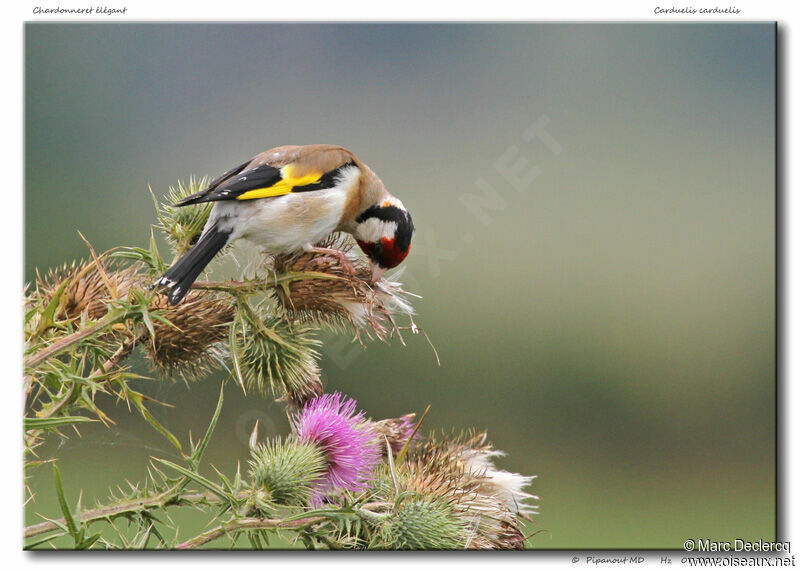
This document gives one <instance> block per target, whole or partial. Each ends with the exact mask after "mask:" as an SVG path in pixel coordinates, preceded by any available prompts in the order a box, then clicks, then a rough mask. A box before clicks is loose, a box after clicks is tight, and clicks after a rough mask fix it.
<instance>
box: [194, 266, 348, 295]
mask: <svg viewBox="0 0 800 572" xmlns="http://www.w3.org/2000/svg"><path fill="white" fill-rule="evenodd" d="M312 278H313V279H322V280H348V278H346V277H344V276H336V275H335V274H328V273H326V272H313V271H308V272H287V273H286V274H281V275H279V276H275V277H274V278H272V279H269V278H268V279H265V280H264V281H263V282H262V281H258V280H248V281H240V280H227V281H222V282H210V281H204V280H198V281H197V282H195V283H194V284H192V288H195V289H198V290H221V291H223V292H231V291H234V292H257V291H258V290H260V289H269V288H275V287H276V286H282V285H283V284H285V283H288V282H294V281H296V280H310V279H312Z"/></svg>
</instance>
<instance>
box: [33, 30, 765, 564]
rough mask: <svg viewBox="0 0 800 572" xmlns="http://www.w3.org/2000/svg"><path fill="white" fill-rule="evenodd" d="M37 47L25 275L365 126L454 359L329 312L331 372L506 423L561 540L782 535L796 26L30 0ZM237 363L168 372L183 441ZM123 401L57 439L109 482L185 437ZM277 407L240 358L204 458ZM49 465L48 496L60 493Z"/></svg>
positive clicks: (95, 487) (89, 483) (366, 143)
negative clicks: (217, 371) (247, 11)
mask: <svg viewBox="0 0 800 572" xmlns="http://www.w3.org/2000/svg"><path fill="white" fill-rule="evenodd" d="M25 61H26V65H25V124H26V130H25V151H26V155H25V182H26V188H25V276H26V280H28V281H30V280H32V279H33V278H34V277H35V269H36V268H40V269H46V268H48V267H51V266H54V265H57V264H60V263H62V262H64V261H67V260H72V259H74V258H80V257H84V256H86V255H87V252H86V249H85V246H84V245H83V243H82V241H81V240H80V238H79V236H78V234H77V231H78V230H80V231H81V232H83V233H84V234H85V235H86V237H87V238H88V239H89V240H90V241H91V242H92V243H93V245H94V247H95V248H96V249H97V250H98V251H102V250H105V249H107V248H110V247H113V246H117V245H139V246H145V245H146V244H147V241H148V239H149V234H150V224H152V223H154V222H155V219H154V211H153V203H152V200H151V197H150V195H149V191H148V185H150V186H151V187H152V189H153V190H154V192H155V193H156V195H157V196H162V195H163V194H164V193H165V191H166V190H167V188H168V186H169V185H173V184H175V183H176V182H177V180H178V179H187V178H188V177H189V176H190V175H195V176H202V175H212V176H213V175H217V174H219V173H220V172H222V171H224V170H226V169H227V168H229V167H230V166H232V165H235V164H239V163H241V162H242V161H243V160H245V159H246V158H247V157H250V156H252V155H254V154H256V153H258V152H260V151H262V150H264V149H267V148H269V147H272V146H275V145H281V144H288V143H321V142H325V143H338V144H341V145H344V146H346V147H348V148H350V149H352V150H353V151H354V152H355V153H356V154H358V156H359V157H360V158H361V159H363V160H364V161H365V162H366V163H367V164H368V165H370V166H371V167H372V168H373V169H374V170H375V171H376V172H377V173H378V174H379V176H380V177H381V178H382V179H383V181H384V182H385V183H386V185H387V187H388V188H389V189H390V190H391V191H392V192H393V193H394V194H396V195H397V196H399V197H400V198H401V199H402V200H403V202H404V203H405V205H406V206H407V207H408V208H409V210H410V211H411V212H412V214H413V217H414V222H415V224H416V226H417V229H418V232H417V235H416V237H415V242H414V245H413V248H412V253H411V255H410V256H409V258H408V260H407V262H406V264H405V265H404V266H405V271H404V274H403V280H405V281H406V283H407V285H408V286H409V289H411V290H412V291H414V292H417V293H419V294H421V295H422V296H423V299H422V300H420V301H418V302H417V303H416V308H417V310H418V313H419V317H418V323H419V324H420V325H421V326H422V327H423V328H424V329H425V331H426V332H427V333H428V335H429V336H430V337H431V339H432V340H433V343H434V344H435V346H436V348H437V350H438V353H439V355H440V356H441V362H442V363H441V366H437V364H436V359H435V357H434V355H433V352H432V350H431V348H430V347H429V345H428V344H427V342H426V341H425V339H424V338H423V337H422V336H411V335H408V336H406V341H407V343H408V345H407V347H403V346H402V345H401V344H400V343H398V342H394V343H392V344H391V345H385V344H380V343H373V344H371V345H370V346H369V347H368V349H367V351H362V350H361V349H360V348H359V347H358V346H357V345H355V344H352V343H351V342H350V341H349V339H347V338H346V337H339V338H337V337H333V336H328V337H327V338H326V339H327V340H328V343H327V344H326V346H325V358H324V360H323V363H322V366H323V369H324V372H325V378H324V379H325V387H326V389H327V390H331V391H332V390H341V391H343V392H345V393H346V394H348V395H350V396H353V397H356V398H357V399H358V401H359V405H360V407H362V408H363V409H365V410H366V411H367V412H368V414H369V415H370V416H372V417H374V418H382V417H394V416H397V415H400V414H403V413H406V412H409V411H417V412H421V411H423V410H424V409H425V407H426V406H427V405H428V404H430V405H431V413H430V415H429V417H428V418H427V420H426V425H427V427H428V428H429V429H438V428H451V427H452V428H459V429H460V428H467V427H477V428H480V429H488V431H489V436H490V439H491V440H492V442H493V443H494V444H495V445H496V446H497V447H498V448H499V449H502V450H504V451H506V452H507V453H508V455H507V457H505V458H503V459H501V461H500V464H501V466H502V467H503V468H507V469H509V470H513V471H517V472H521V473H523V474H536V475H538V478H537V479H536V480H535V481H534V486H533V487H532V488H533V492H535V493H536V494H538V495H539V496H540V497H541V500H540V507H541V508H540V514H539V515H538V516H537V517H536V526H535V527H532V528H531V529H530V530H531V531H532V530H535V529H543V530H544V532H543V533H542V534H539V535H537V536H535V537H534V539H533V544H534V546H536V547H538V548H676V549H677V548H679V547H680V546H681V544H682V542H683V540H684V539H686V538H711V539H716V540H730V539H733V538H743V539H748V540H755V539H774V537H775V520H776V519H775V512H776V506H775V492H776V490H775V461H776V459H775V432H776V411H775V386H776V383H775V368H776V362H775V216H774V213H775V152H774V149H775V123H774V122H775V87H774V86H775V27H774V25H771V24H748V25H721V24H717V25H704V24H703V25H700V24H691V25H677V24H671V25H645V24H640V25H573V24H569V25H554V24H542V25H430V24H428V25H406V24H402V25H401V24H396V25H378V24H350V25H317V24H269V25H266V24H256V25H244V24H225V25H222V24H208V25H205V24H204V25H194V24H192V25H189V24H136V25H74V24H28V25H27V26H26V28H25ZM536 126H538V127H539V128H541V130H538V131H537V130H536ZM542 133H546V135H542ZM526 134H527V135H526ZM536 134H539V135H540V136H532V135H536ZM487 197H488V199H487ZM215 268H216V272H217V275H218V276H226V275H227V276H230V275H233V274H235V273H236V268H235V267H234V266H233V264H232V263H231V262H230V261H228V262H227V263H225V264H222V265H217V266H216V267H215ZM221 379H222V375H218V376H217V377H215V378H213V379H209V380H206V381H203V382H199V383H194V384H191V385H185V384H183V383H173V382H170V381H167V380H158V379H156V380H154V381H150V382H143V386H144V387H145V388H146V389H147V391H148V392H149V393H150V394H152V395H154V396H156V397H157V398H159V399H162V400H165V401H167V402H169V403H171V404H173V405H175V406H176V407H175V408H174V409H166V408H162V409H158V410H157V411H156V412H157V414H158V415H159V418H160V419H161V421H162V422H163V423H164V424H165V425H166V426H167V427H169V428H170V429H171V430H172V431H173V432H175V433H176V434H177V435H179V436H180V437H181V438H182V439H185V437H186V436H187V435H188V432H189V431H191V432H192V434H193V435H198V434H199V433H200V432H201V431H202V430H203V428H204V427H205V424H206V423H207V422H208V419H209V418H210V416H211V413H212V411H213V408H214V405H215V402H216V397H217V394H218V391H219V382H220V380H221ZM105 405H106V408H105V410H106V412H107V413H109V414H111V416H112V417H114V419H115V420H116V421H117V424H116V425H114V426H113V427H111V428H105V427H103V426H102V425H100V424H97V426H95V425H93V426H91V427H88V428H81V432H82V437H80V438H79V437H76V436H72V437H70V438H69V439H66V440H64V441H63V442H55V441H51V442H50V443H48V445H47V446H46V447H45V449H44V450H43V454H45V455H46V454H51V455H55V456H56V457H58V459H59V466H60V468H61V469H62V473H63V476H64V481H65V483H66V489H67V494H68V495H70V497H71V498H73V499H74V498H77V495H78V493H79V491H81V490H82V491H83V499H84V504H85V505H91V503H92V502H93V501H94V500H95V499H97V500H102V499H104V498H105V497H106V493H107V490H108V487H109V486H110V485H116V484H118V483H121V482H122V481H123V480H124V479H125V478H128V479H131V480H139V479H142V478H144V476H145V466H146V462H147V459H148V457H149V456H150V455H157V456H171V455H172V454H171V453H170V452H169V451H168V445H166V444H165V442H164V441H163V440H162V438H161V437H160V436H159V435H156V434H155V433H154V432H153V431H152V429H151V428H150V427H149V426H148V425H146V423H144V422H143V421H142V420H141V419H140V418H138V417H137V416H136V415H132V414H129V413H128V412H127V410H126V409H125V407H124V406H123V405H118V404H114V403H106V404H105ZM256 419H259V420H260V427H261V428H262V434H264V433H265V432H268V433H270V432H271V433H284V432H285V431H286V430H287V423H286V420H285V417H284V416H283V413H282V409H281V408H280V407H278V406H275V405H274V404H272V403H270V402H269V401H268V400H266V399H264V398H261V397H259V396H257V395H252V394H251V395H248V396H246V397H245V396H243V395H242V392H241V391H240V390H239V389H237V388H236V386H235V385H232V384H229V385H228V386H227V392H226V404H225V409H224V411H223V416H222V420H221V424H220V426H219V428H218V430H217V433H216V435H215V438H214V440H213V441H212V443H211V448H210V450H209V452H208V454H207V457H206V458H207V461H209V462H210V463H213V464H214V465H215V466H216V467H218V468H220V469H221V470H224V471H225V472H227V473H231V472H232V471H234V470H235V467H236V463H237V461H238V460H244V459H246V457H247V446H246V440H247V435H248V433H249V431H250V429H251V427H252V424H253V422H254V421H255V420H256ZM208 466H209V465H208V464H206V468H208ZM30 484H31V486H32V488H33V490H34V491H36V498H35V499H34V501H33V502H31V503H29V505H28V506H27V507H26V510H27V513H28V518H29V519H30V520H29V522H33V521H34V520H38V518H37V517H36V516H35V513H44V514H46V515H48V516H54V515H57V514H58V509H57V506H56V503H55V497H54V493H53V486H52V474H51V472H50V471H49V470H41V471H35V472H33V474H32V475H31V478H30ZM202 524H204V523H199V524H197V526H202Z"/></svg>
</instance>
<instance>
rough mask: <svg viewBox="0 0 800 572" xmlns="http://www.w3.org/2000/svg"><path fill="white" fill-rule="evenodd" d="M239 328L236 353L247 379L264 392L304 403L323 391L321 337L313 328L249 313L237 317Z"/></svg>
mask: <svg viewBox="0 0 800 572" xmlns="http://www.w3.org/2000/svg"><path fill="white" fill-rule="evenodd" d="M236 328H237V332H238V342H237V347H235V348H232V351H234V352H236V356H234V357H235V358H236V359H237V361H238V362H240V363H241V368H242V370H243V373H244V377H245V382H246V383H247V385H249V386H250V387H255V388H257V389H258V390H259V391H261V392H262V393H266V392H267V391H268V390H271V391H272V393H273V394H274V395H275V396H277V397H279V398H283V399H286V400H288V401H289V402H290V403H291V404H292V405H293V406H295V407H300V406H302V405H303V404H304V403H305V402H306V401H308V400H309V399H311V398H312V397H316V396H318V395H321V394H322V381H321V380H320V376H319V372H320V370H319V365H318V364H317V359H319V353H318V352H317V351H316V349H315V348H316V347H317V346H319V345H320V342H319V340H317V339H316V338H314V337H312V333H313V329H312V328H308V327H305V326H302V325H300V324H297V325H290V324H289V323H287V322H286V320H283V319H280V318H278V317H275V316H270V317H268V318H266V319H263V320H262V319H261V318H258V317H257V316H255V315H250V314H248V313H240V314H239V315H238V317H237V318H236Z"/></svg>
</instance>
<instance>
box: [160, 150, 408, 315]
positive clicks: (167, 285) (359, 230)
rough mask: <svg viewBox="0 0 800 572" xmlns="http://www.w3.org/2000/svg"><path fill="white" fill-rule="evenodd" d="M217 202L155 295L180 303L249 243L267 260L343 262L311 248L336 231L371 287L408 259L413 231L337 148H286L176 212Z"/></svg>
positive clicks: (397, 207) (373, 181)
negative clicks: (217, 262) (228, 249)
mask: <svg viewBox="0 0 800 572" xmlns="http://www.w3.org/2000/svg"><path fill="white" fill-rule="evenodd" d="M206 202H214V206H213V208H212V209H211V214H210V215H209V218H208V222H207V223H206V226H205V228H204V229H203V233H202V234H201V235H200V238H199V240H198V241H197V243H196V244H195V245H194V246H193V247H192V248H191V250H189V252H187V253H186V254H185V255H184V256H183V257H182V258H181V259H180V260H178V262H176V263H175V264H174V265H173V266H172V267H171V268H170V269H169V270H167V272H166V273H165V274H164V276H162V277H161V278H159V279H158V280H157V281H156V283H155V284H154V285H153V286H154V287H161V288H164V289H166V290H167V291H168V292H169V302H170V304H177V303H179V302H180V301H181V300H182V299H183V297H184V296H186V293H187V292H188V291H189V288H191V286H192V284H193V283H194V281H195V279H196V278H197V277H198V276H199V274H200V273H201V272H202V271H203V269H204V268H205V267H206V266H207V265H208V263H209V262H211V259H213V258H214V256H215V255H216V254H217V253H218V252H219V251H220V250H221V249H222V248H223V247H224V246H225V245H226V244H229V243H230V242H232V241H234V240H237V239H239V238H244V239H246V240H249V241H250V242H252V243H254V244H256V245H258V246H260V247H262V248H263V249H264V250H265V251H266V252H268V253H270V254H288V253H292V252H295V251H298V250H305V251H307V252H322V253H326V254H329V255H333V256H336V257H337V258H338V259H339V260H340V261H341V264H342V266H344V267H345V268H346V269H348V270H350V271H352V269H353V268H352V265H351V264H350V262H349V261H348V260H347V258H346V257H345V255H344V254H343V253H342V252H340V251H338V250H334V249H329V248H321V247H317V246H314V245H315V244H317V243H318V242H319V241H321V240H322V239H323V238H325V237H327V236H328V235H329V234H331V233H332V232H335V231H342V232H347V233H350V234H351V235H353V237H354V238H355V239H356V242H357V243H358V245H359V246H360V247H361V249H362V250H363V251H364V252H365V253H366V255H367V256H368V257H369V259H370V260H371V262H372V268H373V273H372V279H373V281H377V280H379V279H380V278H381V276H382V275H383V272H384V270H386V269H388V268H394V267H395V266H397V265H398V264H400V263H401V262H402V261H403V260H404V259H405V257H406V256H407V255H408V251H409V249H410V248H411V236H412V234H413V232H414V223H413V222H412V221H411V216H410V215H409V214H408V211H407V210H406V209H405V207H404V206H403V203H401V202H400V201H399V200H398V199H397V198H395V197H394V196H392V195H391V194H390V193H389V191H387V190H386V187H384V185H383V183H382V182H381V180H380V179H379V178H378V177H377V175H375V173H374V172H373V171H372V169H370V168H369V167H367V166H366V165H365V164H364V163H362V162H361V161H360V160H359V159H358V158H357V157H356V156H355V155H353V154H352V153H351V152H350V151H348V150H347V149H344V148H343V147H338V146H336V145H286V146H282V147H275V148H274V149H270V150H268V151H264V152H263V153H261V154H259V155H256V156H255V157H253V158H252V159H251V160H249V161H247V162H245V163H242V164H241V165H239V166H237V167H234V168H233V169H231V170H230V171H227V172H226V173H224V174H222V175H220V176H219V177H217V178H216V179H214V180H213V181H212V182H211V184H210V185H209V186H208V187H207V188H206V189H203V190H202V191H199V192H197V193H194V194H193V195H190V196H188V197H186V198H185V199H183V200H181V201H180V202H178V203H177V204H176V205H175V206H185V205H193V204H196V203H206Z"/></svg>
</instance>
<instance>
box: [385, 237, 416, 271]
mask: <svg viewBox="0 0 800 572" xmlns="http://www.w3.org/2000/svg"><path fill="white" fill-rule="evenodd" d="M381 247H382V248H381V260H380V261H379V262H378V263H379V264H380V265H381V266H382V267H384V268H394V267H395V266H397V265H398V264H400V263H401V262H403V260H405V258H406V256H408V253H409V251H410V250H411V246H410V245H409V247H408V249H407V250H405V251H404V250H400V249H399V248H398V247H397V246H396V245H395V241H394V239H393V238H386V237H385V236H384V237H383V238H381Z"/></svg>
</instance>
